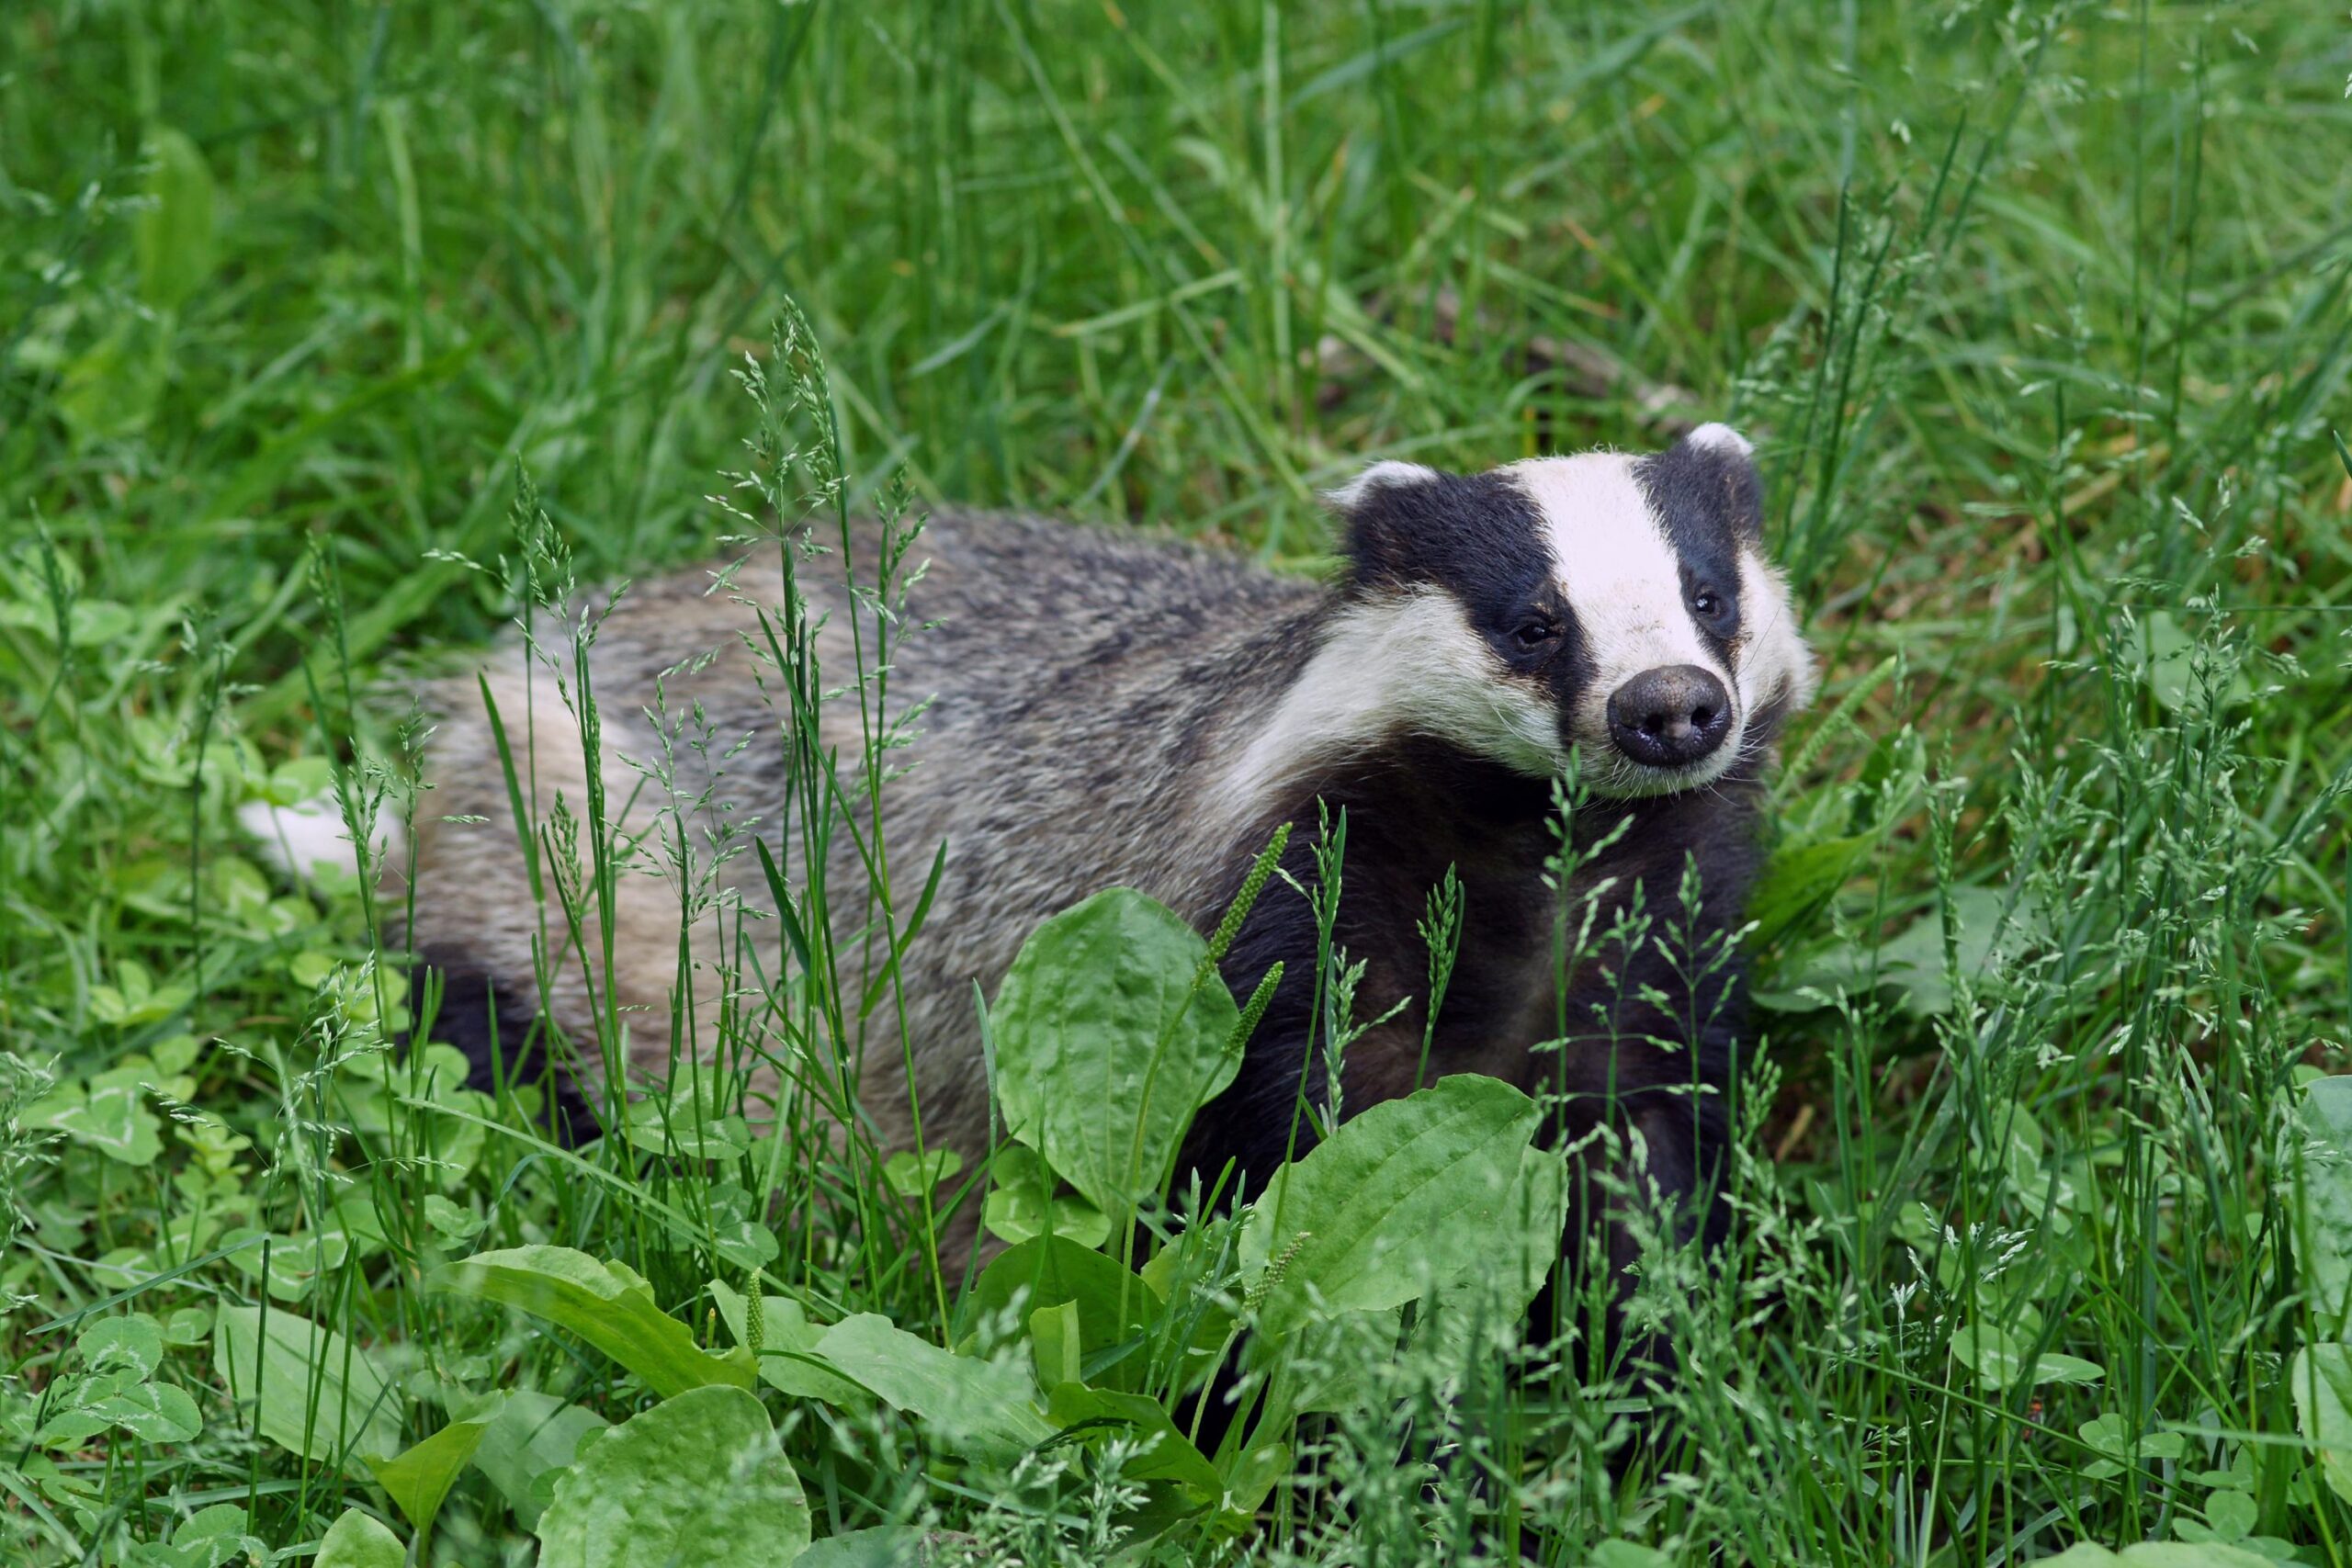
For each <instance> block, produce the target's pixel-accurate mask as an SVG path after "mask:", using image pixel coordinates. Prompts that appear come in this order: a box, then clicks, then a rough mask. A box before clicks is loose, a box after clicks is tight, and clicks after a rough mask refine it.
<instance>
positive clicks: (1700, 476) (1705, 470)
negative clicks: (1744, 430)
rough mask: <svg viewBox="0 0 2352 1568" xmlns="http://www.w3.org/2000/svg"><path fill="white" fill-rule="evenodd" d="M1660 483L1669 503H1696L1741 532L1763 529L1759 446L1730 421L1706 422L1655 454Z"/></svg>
mask: <svg viewBox="0 0 2352 1568" xmlns="http://www.w3.org/2000/svg"><path fill="white" fill-rule="evenodd" d="M1656 473H1657V479H1656V481H1655V484H1656V487H1657V490H1658V491H1660V492H1661V493H1660V500H1661V501H1662V502H1666V503H1667V504H1668V505H1673V504H1675V503H1677V502H1679V503H1680V504H1681V505H1686V506H1691V507H1695V508H1697V509H1698V510H1699V511H1700V513H1701V514H1702V515H1713V516H1716V517H1720V518H1722V519H1723V520H1724V521H1725V522H1727V523H1729V524H1730V525H1731V526H1732V528H1733V530H1734V531H1735V532H1736V533H1737V534H1738V535H1739V536H1740V537H1742V538H1744V539H1747V540H1749V541H1750V542H1754V541H1757V540H1759V539H1761V538H1762V537H1763V535H1764V486H1763V483H1762V481H1761V480H1759V479H1758V478H1757V475H1756V448H1755V447H1754V446H1751V445H1749V443H1748V440H1747V436H1745V435H1742V434H1740V433H1739V432H1738V431H1736V430H1734V429H1733V428H1732V427H1731V426H1730V425H1728V424H1702V425H1701V426H1699V428H1698V429H1696V430H1693V431H1691V432H1690V433H1689V434H1686V435H1684V436H1683V437H1682V438H1681V439H1680V440H1679V441H1677V442H1676V443H1675V444H1674V445H1673V446H1669V447H1668V448H1667V449H1666V450H1665V452H1663V453H1662V454H1660V455H1659V457H1658V458H1657V470H1656Z"/></svg>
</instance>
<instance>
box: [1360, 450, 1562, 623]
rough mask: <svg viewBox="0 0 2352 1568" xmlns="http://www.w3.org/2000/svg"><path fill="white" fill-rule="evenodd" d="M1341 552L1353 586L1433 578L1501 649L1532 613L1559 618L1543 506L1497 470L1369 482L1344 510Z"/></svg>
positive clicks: (1414, 583) (1396, 585)
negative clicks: (1347, 510) (1350, 566)
mask: <svg viewBox="0 0 2352 1568" xmlns="http://www.w3.org/2000/svg"><path fill="white" fill-rule="evenodd" d="M1348 553H1349V556H1350V558H1351V561H1352V564H1353V567H1354V572H1353V581H1354V585H1355V586H1356V587H1357V588H1359V589H1379V588H1390V589H1411V588H1417V587H1420V586H1423V585H1429V586H1433V587H1437V588H1441V589H1442V590H1444V592H1446V593H1447V594H1448V595H1449V596H1450V597H1451V598H1453V601H1454V602H1455V603H1456V604H1460V605H1461V606H1462V610H1463V614H1464V616H1465V617H1466V618H1467V619H1468V620H1469V622H1470V626H1471V627H1472V629H1474V630H1475V631H1476V632H1478V633H1479V634H1480V635H1481V636H1483V637H1485V638H1486V639H1487V642H1488V644H1489V645H1490V646H1492V647H1494V648H1495V649H1496V651H1497V652H1498V653H1501V654H1503V655H1504V657H1505V658H1506V659H1509V658H1510V657H1511V655H1512V653H1513V652H1515V651H1517V645H1516V643H1515V641H1514V640H1513V634H1514V633H1516V632H1517V630H1518V629H1519V627H1520V626H1521V625H1523V624H1524V623H1525V622H1526V621H1527V620H1528V619H1529V617H1530V615H1534V616H1537V617H1540V618H1548V619H1550V620H1551V621H1552V622H1553V623H1554V624H1555V625H1558V626H1562V627H1563V629H1565V628H1566V622H1567V606H1566V604H1565V603H1563V602H1562V599H1561V595H1560V593H1559V591H1558V585H1557V584H1556V583H1555V581H1554V580H1553V575H1552V557H1551V550H1550V547H1549V546H1548V545H1547V544H1546V543H1545V542H1544V519H1543V516H1542V514H1541V513H1539V512H1538V511H1537V510H1536V507H1535V503H1534V502H1532V501H1531V500H1529V499H1528V497H1527V494H1526V492H1525V491H1521V489H1520V488H1519V487H1518V486H1517V485H1516V484H1514V483H1512V482H1511V481H1510V479H1508V478H1506V477H1505V476H1503V475H1500V474H1478V475H1475V476H1466V477H1465V476H1463V475H1457V474H1439V475H1437V476H1435V477H1434V478H1431V479H1426V480H1422V481H1419V482H1416V483H1410V484H1388V485H1382V486H1380V487H1378V488H1377V489H1375V490H1373V491H1371V492H1369V493H1368V494H1366V495H1365V496H1364V497H1363V499H1362V500H1361V501H1359V502H1357V503H1356V506H1355V508H1354V511H1353V513H1352V514H1351V516H1350V517H1349V519H1348Z"/></svg>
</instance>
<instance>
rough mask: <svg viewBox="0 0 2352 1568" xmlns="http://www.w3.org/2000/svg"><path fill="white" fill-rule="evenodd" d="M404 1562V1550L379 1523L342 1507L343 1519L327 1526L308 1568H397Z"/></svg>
mask: <svg viewBox="0 0 2352 1568" xmlns="http://www.w3.org/2000/svg"><path fill="white" fill-rule="evenodd" d="M407 1561H408V1549H407V1548H406V1547H404V1546H402V1545H401V1538H400V1537H398V1536H396V1535H394V1534H393V1533H392V1532H391V1531H390V1529H386V1528H385V1527H384V1523H383V1521H382V1520H380V1519H378V1518H376V1517H374V1516H373V1515H369V1514H363V1513H361V1512H360V1511H359V1510H358V1509H356V1508H345V1510H344V1511H343V1517H341V1518H339V1519H337V1520H335V1522H334V1524H332V1525H329V1526H328V1527H327V1533H326V1538H325V1539H324V1540H321V1541H320V1542H319V1555H318V1556H317V1557H316V1558H315V1559H313V1560H312V1563H311V1568H401V1565H402V1564H403V1563H405V1562H407Z"/></svg>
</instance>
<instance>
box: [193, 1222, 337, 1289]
mask: <svg viewBox="0 0 2352 1568" xmlns="http://www.w3.org/2000/svg"><path fill="white" fill-rule="evenodd" d="M263 1235H266V1233H265V1232H262V1231H257V1230H255V1229H254V1228H253V1227H252V1226H250V1225H239V1226H237V1227H236V1228H235V1229H233V1230H228V1231H223V1232H221V1234H220V1245H221V1246H222V1247H228V1248H233V1249H234V1250H232V1251H231V1252H230V1254H229V1262H230V1264H231V1266H232V1267H233V1268H234V1269H236V1270H237V1272H238V1273H240V1274H243V1276H244V1277H245V1278H246V1279H248V1280H252V1281H253V1282H254V1283H255V1284H257V1285H260V1286H262V1287H263V1288H264V1289H265V1290H266V1291H268V1292H269V1293H270V1295H271V1296H272V1297H274V1298H275V1299H277V1300H278V1301H281V1302H299V1301H300V1300H302V1299H303V1298H304V1297H306V1296H308V1295H309V1294H310V1293H311V1291H313V1290H315V1289H316V1288H317V1287H318V1283H319V1281H320V1280H322V1279H323V1278H325V1277H327V1276H328V1275H331V1274H333V1273H334V1271H335V1270H336V1269H340V1268H342V1267H343V1265H344V1260H345V1258H348V1257H349V1256H350V1254H351V1243H350V1240H349V1238H348V1237H346V1236H345V1235H344V1233H343V1232H341V1231H328V1232H325V1233H323V1234H314V1235H302V1236H287V1235H281V1236H276V1237H272V1238H271V1239H270V1240H269V1241H268V1242H267V1243H266V1245H259V1246H243V1245H241V1244H243V1243H247V1242H256V1241H258V1240H259V1238H260V1237H262V1236H263ZM265 1254H266V1259H265Z"/></svg>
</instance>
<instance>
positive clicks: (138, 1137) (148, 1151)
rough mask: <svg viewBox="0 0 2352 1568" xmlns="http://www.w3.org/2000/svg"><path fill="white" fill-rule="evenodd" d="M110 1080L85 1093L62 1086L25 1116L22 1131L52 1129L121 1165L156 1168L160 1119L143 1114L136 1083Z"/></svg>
mask: <svg viewBox="0 0 2352 1568" xmlns="http://www.w3.org/2000/svg"><path fill="white" fill-rule="evenodd" d="M110 1080H112V1075H109V1076H108V1077H107V1078H101V1079H100V1080H98V1081H97V1082H96V1083H93V1084H92V1085H91V1086H90V1087H89V1089H87V1090H86V1091H85V1090H84V1089H82V1088H81V1087H80V1086H78V1085H64V1086H61V1087H60V1088H58V1089H54V1090H52V1091H51V1093H50V1094H49V1096H48V1097H47V1098H46V1099H43V1100H40V1101H39V1102H38V1103H36V1104H34V1105H32V1106H30V1107H28V1109H27V1110H26V1111H25V1113H24V1122H25V1125H27V1126H28V1127H49V1128H53V1129H55V1130H56V1131H58V1132H60V1133H62V1134H65V1135H66V1136H67V1137H69V1138H71V1139H73V1140H74V1142H75V1143H77V1144H81V1145H86V1146H87V1147H90V1148H94V1149H96V1150H97V1151H98V1152H99V1153H100V1154H102V1155H104V1156H107V1158H108V1159H111V1160H117V1161H119V1162H120V1163H122V1164H124V1165H129V1166H150V1165H153V1164H154V1163H155V1156H157V1155H159V1154H162V1153H163V1152H164V1145H163V1141H162V1139H161V1138H160V1137H158V1135H157V1134H159V1133H160V1132H161V1131H162V1130H163V1125H164V1123H163V1120H162V1118H160V1117H158V1116H157V1115H156V1114H155V1113H154V1112H153V1111H150V1110H148V1109H147V1103H146V1099H145V1096H144V1095H143V1094H142V1093H141V1090H140V1089H139V1086H138V1085H137V1084H136V1083H135V1082H121V1081H110Z"/></svg>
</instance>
